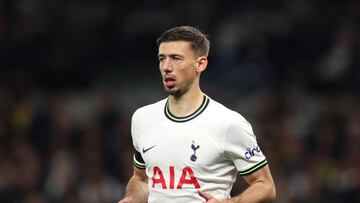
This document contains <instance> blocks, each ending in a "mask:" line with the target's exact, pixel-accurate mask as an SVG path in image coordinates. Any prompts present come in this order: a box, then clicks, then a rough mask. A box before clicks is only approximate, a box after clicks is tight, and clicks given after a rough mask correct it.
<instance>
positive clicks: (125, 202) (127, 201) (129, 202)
mask: <svg viewBox="0 0 360 203" xmlns="http://www.w3.org/2000/svg"><path fill="white" fill-rule="evenodd" d="M118 203H133V201H132V199H131V198H129V197H125V198H124V199H122V200H120V201H119V202H118Z"/></svg>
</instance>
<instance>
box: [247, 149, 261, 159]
mask: <svg viewBox="0 0 360 203" xmlns="http://www.w3.org/2000/svg"><path fill="white" fill-rule="evenodd" d="M260 152H261V150H260V147H259V146H256V147H254V148H250V147H249V148H247V151H246V152H245V158H246V159H248V160H249V159H251V158H252V157H253V156H255V155H256V154H257V153H260Z"/></svg>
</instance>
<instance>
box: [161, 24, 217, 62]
mask: <svg viewBox="0 0 360 203" xmlns="http://www.w3.org/2000/svg"><path fill="white" fill-rule="evenodd" d="M173 41H185V42H190V44H191V48H192V49H193V51H194V52H195V53H196V54H198V55H199V56H206V57H207V56H208V55H209V50H210V41H209V39H208V38H207V36H206V35H205V34H204V33H202V32H201V31H200V30H199V29H197V28H194V27H191V26H179V27H173V28H171V29H169V30H166V31H165V32H163V33H162V34H161V35H160V37H159V38H158V39H157V40H156V43H157V45H158V46H160V44H161V43H163V42H173Z"/></svg>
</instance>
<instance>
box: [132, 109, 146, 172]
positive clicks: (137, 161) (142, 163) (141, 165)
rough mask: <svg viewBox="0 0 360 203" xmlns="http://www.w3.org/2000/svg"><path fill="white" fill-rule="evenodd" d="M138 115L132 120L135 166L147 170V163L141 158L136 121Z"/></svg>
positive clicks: (134, 115)
mask: <svg viewBox="0 0 360 203" xmlns="http://www.w3.org/2000/svg"><path fill="white" fill-rule="evenodd" d="M136 116H137V113H136V112H135V113H134V114H133V116H132V119H131V137H132V141H133V145H134V158H133V164H134V166H135V167H136V168H138V169H145V167H146V165H145V161H144V159H143V158H142V156H141V153H140V148H139V145H138V139H137V138H138V127H137V122H136V121H137V119H136Z"/></svg>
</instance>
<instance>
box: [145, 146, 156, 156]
mask: <svg viewBox="0 0 360 203" xmlns="http://www.w3.org/2000/svg"><path fill="white" fill-rule="evenodd" d="M155 146H156V145H154V146H151V147H149V148H147V149H145V147H143V150H142V151H143V153H144V154H145V153H146V152H147V151H149V150H150V149H152V148H154V147H155Z"/></svg>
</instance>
